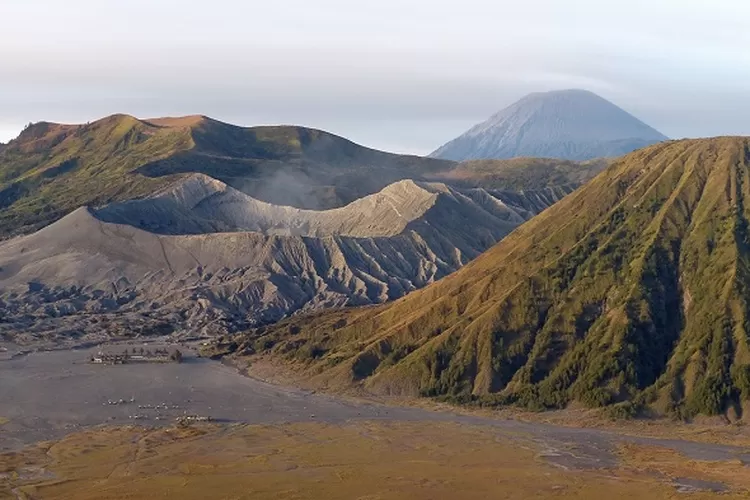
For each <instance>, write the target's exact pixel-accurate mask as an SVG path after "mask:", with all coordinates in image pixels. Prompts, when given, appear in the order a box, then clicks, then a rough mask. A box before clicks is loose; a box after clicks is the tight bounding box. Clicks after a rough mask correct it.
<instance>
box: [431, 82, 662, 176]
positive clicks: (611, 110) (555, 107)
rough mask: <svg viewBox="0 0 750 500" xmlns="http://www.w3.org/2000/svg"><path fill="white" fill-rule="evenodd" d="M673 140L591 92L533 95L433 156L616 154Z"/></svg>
mask: <svg viewBox="0 0 750 500" xmlns="http://www.w3.org/2000/svg"><path fill="white" fill-rule="evenodd" d="M666 139H667V138H666V137H665V136H664V135H663V134H661V133H659V132H657V131H656V130H654V129H653V128H651V127H649V126H648V125H646V124H645V123H643V122H641V121H640V120H638V119H637V118H635V117H634V116H632V115H630V114H629V113H627V112H626V111H623V110H622V109H620V108H618V107H617V106H615V105H614V104H612V103H611V102H609V101H607V100H606V99H603V98H601V97H599V96H598V95H596V94H593V93H591V92H588V91H585V90H560V91H552V92H543V93H542V92H540V93H534V94H529V95H527V96H526V97H524V98H522V99H521V100H519V101H518V102H516V103H514V104H512V105H511V106H509V107H507V108H505V109H503V110H502V111H500V112H498V113H497V114H495V115H493V116H492V117H490V118H489V119H488V120H487V121H485V122H483V123H480V124H478V125H476V126H474V127H472V128H471V129H470V130H468V131H467V132H466V133H464V134H463V135H461V136H459V137H458V138H456V139H454V140H452V141H450V142H448V143H447V144H445V145H444V146H442V147H440V148H439V149H438V150H436V151H435V152H434V153H432V155H431V156H433V157H435V158H442V159H446V160H455V161H464V160H477V159H491V158H513V157H518V156H536V157H545V158H546V157H550V158H563V159H569V160H588V159H592V158H603V157H616V156H621V155H623V154H626V153H629V152H631V151H634V150H636V149H639V148H641V147H644V146H648V145H650V144H654V143H656V142H660V141H663V140H666Z"/></svg>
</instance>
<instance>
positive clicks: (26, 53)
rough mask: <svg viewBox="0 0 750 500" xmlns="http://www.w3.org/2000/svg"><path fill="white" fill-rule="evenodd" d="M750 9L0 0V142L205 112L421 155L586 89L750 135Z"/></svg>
mask: <svg viewBox="0 0 750 500" xmlns="http://www.w3.org/2000/svg"><path fill="white" fill-rule="evenodd" d="M748 18H750V2H747V1H746V0H701V1H697V0H523V1H518V0H512V1H506V0H462V1H461V2H457V1H455V0H378V1H369V0H315V1H311V0H284V1H270V2H269V1H267V0H211V1H209V2H206V1H205V0H202V1H200V2H198V1H192V0H180V1H177V0H128V1H127V2H122V1H119V0H118V1H114V0H66V1H64V2H62V1H60V0H0V26H2V29H0V141H7V140H9V139H11V138H12V137H15V136H16V135H18V133H19V132H20V130H21V128H22V127H23V126H24V125H25V124H27V123H29V122H36V121H42V120H45V121H53V122H63V123H82V122H87V121H92V120H95V119H97V118H100V117H103V116H106V115H109V114H113V113H128V114H131V115H134V116H137V117H139V118H152V117H156V116H179V115H187V114H204V115H208V116H211V117H213V118H217V119H220V120H223V121H227V122H230V123H235V124H238V125H246V126H251V125H260V124H296V125H305V126H309V127H314V128H320V129H324V130H328V131H330V132H333V133H336V134H339V135H343V136H345V137H347V138H349V139H352V140H354V141H356V142H359V143H361V144H364V145H367V146H371V147H376V148H379V149H384V150H389V151H395V152H404V153H417V154H426V153H429V152H431V151H432V150H434V149H436V148H437V147H438V146H440V145H441V144H443V143H445V142H447V141H448V140H450V139H452V138H454V137H455V136H457V135H459V134H461V133H462V132H464V131H465V130H466V129H468V128H469V127H470V126H472V125H474V124H475V123H478V122H481V121H483V120H485V119H486V118H488V117H489V116H490V115H492V114H493V113H495V112H497V111H498V110H500V109H502V108H504V107H505V106H507V105H509V104H511V103H512V102H514V101H515V100H517V99H518V98H520V97H522V96H523V95H525V94H527V93H529V92H535V91H544V90H552V89H565V88H584V89H588V90H591V91H593V92H596V93H598V94H600V95H601V96H602V97H605V98H607V99H609V100H611V101H612V102H614V103H615V104H617V105H619V106H621V107H622V108H624V109H625V110H627V111H629V112H631V113H633V114H634V115H636V116H637V117H639V118H640V119H642V120H643V121H645V122H646V123H648V124H649V125H651V126H653V127H654V128H656V129H658V130H659V131H661V132H662V133H664V134H666V135H668V136H670V137H673V138H681V137H700V136H713V135H729V134H732V135H734V134H742V135H750V84H749V83H748V82H750V50H748V48H749V47H750V29H747V19H748Z"/></svg>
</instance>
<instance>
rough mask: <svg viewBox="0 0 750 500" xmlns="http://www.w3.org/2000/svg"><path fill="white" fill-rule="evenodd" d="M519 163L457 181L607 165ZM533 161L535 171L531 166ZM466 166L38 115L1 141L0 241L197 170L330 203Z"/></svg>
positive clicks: (295, 201) (563, 178)
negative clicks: (75, 122)
mask: <svg viewBox="0 0 750 500" xmlns="http://www.w3.org/2000/svg"><path fill="white" fill-rule="evenodd" d="M520 163H521V164H518V162H512V163H504V162H498V163H492V164H483V165H482V167H481V169H475V168H474V167H473V166H467V168H463V167H462V168H461V172H460V175H459V176H458V177H460V180H457V181H456V182H458V183H460V184H461V185H463V186H475V187H491V188H493V189H510V190H516V189H517V188H519V187H520V188H522V189H537V188H543V187H549V186H553V185H554V186H559V185H563V184H565V185H569V186H571V187H577V186H578V185H580V183H581V182H583V181H585V180H587V179H590V178H591V177H592V176H593V175H594V174H595V173H596V172H598V171H599V170H600V169H601V168H603V165H588V164H587V165H577V164H566V165H558V164H559V163H560V162H559V160H529V161H528V162H525V161H522V162H520ZM527 163H528V164H529V165H530V164H531V163H533V164H534V168H533V169H532V170H529V171H525V170H524V165H525V164H527ZM457 167H458V165H457V164H456V163H455V162H452V161H447V160H440V159H434V158H423V157H419V156H412V155H399V154H392V153H387V152H384V151H378V150H375V149H371V148H367V147H365V146H361V145H359V144H356V143H354V142H352V141H350V140H347V139H345V138H343V137H340V136H337V135H334V134H331V133H328V132H324V131H321V130H316V129H310V128H305V127H297V126H260V127H239V126H236V125H231V124H228V123H223V122H221V121H218V120H214V119H212V118H209V117H206V116H203V115H193V116H184V117H166V118H151V119H146V120H140V119H138V118H135V117H133V116H129V115H124V114H118V115H112V116H108V117H105V118H102V119H100V120H96V121H93V122H91V123H86V124H79V125H64V124H56V123H49V122H39V123H34V124H31V125H30V126H28V127H27V128H26V129H24V130H23V132H21V134H20V135H19V136H18V137H17V138H16V139H14V140H12V141H11V142H10V143H9V144H7V145H5V146H2V147H0V239H3V238H7V237H8V236H12V235H17V234H28V233H30V232H33V231H35V230H36V229H39V228H41V227H43V226H45V225H47V224H49V223H51V222H54V221H56V220H58V219H60V218H61V217H63V216H65V215H66V214H68V213H70V212H72V211H73V210H75V209H77V208H78V207H80V206H82V205H90V206H95V207H96V206H101V205H105V204H109V203H112V202H120V201H126V200H132V199H138V198H143V197H146V196H150V195H153V194H154V193H156V192H158V191H159V190H160V189H162V188H164V187H165V186H168V185H170V184H171V183H172V182H174V180H175V178H176V177H179V176H186V175H190V174H204V175H207V176H210V177H212V178H214V179H217V180H220V181H221V182H223V183H225V184H227V185H229V186H231V187H233V188H235V189H237V190H238V191H241V192H243V193H245V194H247V195H249V196H251V197H253V198H255V199H256V200H259V201H264V202H267V203H271V204H275V205H287V206H293V207H297V208H302V209H313V210H324V209H329V208H335V207H341V206H344V205H346V204H348V203H351V202H352V201H354V200H357V199H359V198H362V197H364V196H367V195H370V194H373V193H376V192H378V191H380V190H381V189H383V188H384V187H386V186H387V185H389V184H392V183H394V182H397V181H399V180H403V179H414V180H422V181H433V180H435V181H439V182H449V183H452V182H453V181H452V179H453V177H454V176H453V175H452V174H451V172H452V171H453V170H454V169H456V168H457ZM553 172H554V174H553Z"/></svg>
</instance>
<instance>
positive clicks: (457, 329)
mask: <svg viewBox="0 0 750 500" xmlns="http://www.w3.org/2000/svg"><path fill="white" fill-rule="evenodd" d="M749 198H750V139H748V138H729V137H728V138H717V139H705V140H683V141H672V142H665V143H661V144H658V145H654V146H651V147H648V148H645V149H643V150H640V151H637V152H635V153H632V154H630V155H627V156H625V157H623V158H622V159H620V160H618V161H616V162H615V163H614V164H613V165H612V166H610V167H609V168H608V169H607V170H605V171H604V172H603V173H601V174H600V175H598V176H597V177H596V178H594V179H593V180H592V181H590V182H589V183H588V184H586V185H585V186H584V187H583V188H581V189H579V190H577V191H576V192H575V193H573V194H572V195H571V196H568V197H566V198H565V199H563V200H562V201H561V202H559V203H557V204H556V205H555V206H553V207H552V208H550V209H549V210H546V211H545V212H543V213H542V214H540V215H538V216H536V217H534V218H533V219H532V220H531V221H529V222H528V223H526V224H524V225H522V226H520V227H519V228H518V229H516V230H515V231H514V232H513V233H512V234H511V235H509V236H508V237H507V238H505V239H503V240H502V241H501V242H500V243H498V244H497V245H495V246H494V247H492V248H491V249H490V250H488V251H487V252H485V253H484V254H482V255H481V256H480V257H479V258H477V259H476V260H474V261H473V262H471V263H470V264H468V265H466V266H464V267H463V268H462V269H460V270H459V271H457V272H455V273H454V274H452V275H450V276H448V277H447V278H445V279H443V280H441V281H439V282H437V283H435V284H433V285H431V286H429V287H427V288H425V289H423V290H419V291H417V292H414V293H412V294H409V295H408V296H406V297H404V298H402V299H400V300H397V301H395V302H393V303H390V304H387V305H384V306H380V307H376V308H368V309H351V310H347V311H341V312H331V313H326V314H322V315H320V316H318V317H313V318H310V317H306V318H294V319H291V320H288V321H284V322H282V323H279V324H278V325H274V326H271V327H268V328H266V329H260V330H254V331H251V332H249V333H248V334H246V335H245V336H244V337H243V341H242V342H241V345H240V346H239V347H238V348H237V352H239V353H243V354H244V355H248V354H251V353H253V352H255V351H256V350H261V351H266V350H270V352H271V353H273V354H275V355H276V356H279V357H283V358H285V359H287V360H289V361H293V362H294V363H296V365H294V366H297V367H298V368H299V369H301V370H303V372H304V373H306V374H307V375H308V376H309V377H313V380H317V381H318V383H320V384H322V385H329V386H336V387H342V386H344V387H345V386H351V385H355V386H361V387H363V388H365V389H367V390H370V391H374V392H377V393H383V394H405V395H422V396H442V397H448V398H453V399H454V400H457V401H472V400H474V401H479V402H483V403H488V404H507V403H514V404H520V405H524V406H528V407H533V408H559V407H564V406H566V405H568V404H569V403H571V402H580V403H583V404H585V405H588V406H607V405H613V411H616V412H617V413H618V414H633V413H634V412H636V411H638V410H639V409H641V408H644V407H646V406H647V407H649V408H651V409H653V410H656V411H658V412H662V413H666V414H673V415H680V416H690V415H694V414H697V413H704V414H716V413H721V412H725V411H731V412H732V413H733V414H735V415H738V414H742V412H743V411H746V410H747V409H748V405H747V404H748V400H750V344H749V343H748V338H750V332H749V331H748V324H750V322H749V321H748V320H749V319H750V305H749V304H748V299H747V297H748V289H749V288H750V273H749V272H748V268H749V266H748V261H749V259H750V246H749V245H750V234H749V233H748V220H750V208H748V205H749V202H748V199H749ZM290 332H294V333H295V334H294V335H290ZM235 341H236V339H235Z"/></svg>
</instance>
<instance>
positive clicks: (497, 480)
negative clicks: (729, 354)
mask: <svg viewBox="0 0 750 500" xmlns="http://www.w3.org/2000/svg"><path fill="white" fill-rule="evenodd" d="M542 451H543V450H540V449H539V447H538V445H536V444H535V443H534V441H532V440H531V436H526V435H523V434H504V435H498V434H497V433H496V432H492V431H491V430H489V429H487V428H481V427H473V426H466V425H457V424H451V423H430V424H429V425H425V423H424V422H409V423H403V422H402V423H394V422H391V423H383V422H379V423H376V422H359V423H356V424H355V423H348V424H343V425H329V424H323V423H312V422H311V423H304V424H284V425H273V426H271V425H269V426H249V425H237V426H214V425H206V426H200V427H194V428H184V429H179V428H172V429H150V430H149V429H144V428H138V427H120V428H104V429H93V430H88V431H85V432H81V433H77V434H72V435H70V436H68V437H67V438H65V439H62V440H61V441H58V442H48V443H40V444H38V445H36V446H33V447H30V448H27V449H26V450H23V451H21V452H17V453H8V454H5V455H0V497H2V498H6V497H8V498H23V499H27V498H28V499H30V498H41V499H60V500H62V499H76V500H85V499H126V498H180V499H193V498H195V499H203V498H232V499H241V498H253V499H262V498H295V499H305V498H327V499H338V498H341V499H344V498H346V499H350V498H360V499H401V498H403V499H407V498H408V499H415V498H431V499H439V498H446V499H447V498H451V499H453V498H482V499H483V498H488V497H489V496H492V497H493V498H519V499H520V498H584V499H585V498H591V499H594V498H597V499H598V498H608V499H612V500H614V499H618V498H623V499H624V498H644V499H648V498H678V497H679V498H683V497H685V494H684V493H680V492H678V491H677V489H676V488H675V487H674V486H673V485H670V484H668V483H669V481H670V480H671V479H674V478H679V477H683V476H689V477H692V478H696V479H702V480H707V481H720V482H722V483H723V484H725V485H727V486H728V487H730V488H731V490H732V491H731V492H730V493H724V494H722V498H747V494H748V492H749V491H750V473H749V472H748V471H747V468H746V467H744V466H743V465H742V464H740V463H738V462H732V461H724V462H704V461H696V460H689V459H687V458H685V457H683V456H681V455H679V454H677V453H674V452H672V451H670V450H665V449H661V448H658V447H654V446H642V445H633V444H629V445H622V446H621V447H620V448H619V450H618V457H619V461H620V463H619V466H618V467H616V468H614V469H599V470H565V469H564V468H560V467H555V466H553V465H550V464H549V463H547V462H545V461H544V457H543V456H542V454H541V452H542ZM712 495H714V494H711V493H708V492H693V493H690V494H689V495H688V496H687V498H690V499H701V498H710V497H712Z"/></svg>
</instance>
